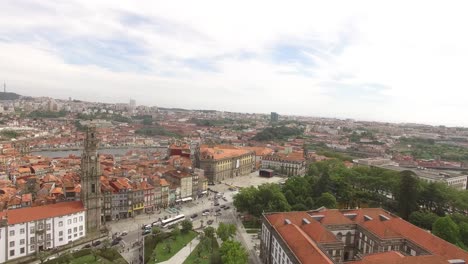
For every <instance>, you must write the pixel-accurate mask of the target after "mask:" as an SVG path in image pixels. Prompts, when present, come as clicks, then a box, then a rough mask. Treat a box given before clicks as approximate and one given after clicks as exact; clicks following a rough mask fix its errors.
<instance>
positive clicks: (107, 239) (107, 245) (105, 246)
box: [102, 238, 111, 251]
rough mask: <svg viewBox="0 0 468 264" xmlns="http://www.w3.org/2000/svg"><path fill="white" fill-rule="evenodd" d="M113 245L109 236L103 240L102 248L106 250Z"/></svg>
mask: <svg viewBox="0 0 468 264" xmlns="http://www.w3.org/2000/svg"><path fill="white" fill-rule="evenodd" d="M110 246H111V241H110V239H109V238H106V239H104V240H103V241H102V249H103V250H104V251H106V250H107V249H108V248H109V247H110Z"/></svg>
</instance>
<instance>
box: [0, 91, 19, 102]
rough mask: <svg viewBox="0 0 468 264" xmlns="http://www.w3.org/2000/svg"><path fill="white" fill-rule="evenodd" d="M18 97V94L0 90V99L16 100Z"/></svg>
mask: <svg viewBox="0 0 468 264" xmlns="http://www.w3.org/2000/svg"><path fill="white" fill-rule="evenodd" d="M18 98H20V95H19V94H16V93H8V92H7V93H4V92H0V100H17V99H18Z"/></svg>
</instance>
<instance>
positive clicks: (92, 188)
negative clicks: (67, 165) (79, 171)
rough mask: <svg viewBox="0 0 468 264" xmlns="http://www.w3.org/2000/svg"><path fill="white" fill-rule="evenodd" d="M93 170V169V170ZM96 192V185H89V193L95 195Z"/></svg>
mask: <svg viewBox="0 0 468 264" xmlns="http://www.w3.org/2000/svg"><path fill="white" fill-rule="evenodd" d="M93 170H94V168H93ZM95 192H96V184H94V183H93V184H91V193H95Z"/></svg>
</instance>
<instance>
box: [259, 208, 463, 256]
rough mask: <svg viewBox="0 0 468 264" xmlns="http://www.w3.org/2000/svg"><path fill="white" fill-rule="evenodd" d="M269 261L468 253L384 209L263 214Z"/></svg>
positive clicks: (263, 246)
mask: <svg viewBox="0 0 468 264" xmlns="http://www.w3.org/2000/svg"><path fill="white" fill-rule="evenodd" d="M260 252H261V253H260V256H261V260H262V262H263V263H266V264H270V263H271V264H282V263H287V264H292V263H310V264H322V263H330V264H332V263H353V264H371V263H375V264H377V263H379V264H387V263H388V264H390V263H392V264H393V263H401V264H406V263H408V264H410V263H447V264H448V263H457V264H462V263H466V261H467V260H468V252H466V251H464V250H462V249H460V248H458V247H457V246H455V245H452V244H450V243H449V242H447V241H445V240H443V239H441V238H438V237H436V236H434V235H432V234H430V233H429V232H427V231H425V230H423V229H421V228H419V227H416V226H414V225H412V224H410V223H408V222H406V221H405V220H403V219H401V218H400V217H397V216H395V215H393V214H391V213H389V212H387V211H385V210H383V209H380V208H366V209H356V210H328V209H326V208H324V209H318V210H315V211H310V212H284V213H266V214H264V215H263V224H262V233H261V244H260Z"/></svg>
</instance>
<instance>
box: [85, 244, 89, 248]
mask: <svg viewBox="0 0 468 264" xmlns="http://www.w3.org/2000/svg"><path fill="white" fill-rule="evenodd" d="M90 247H91V244H86V245H84V247H83V248H90Z"/></svg>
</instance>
